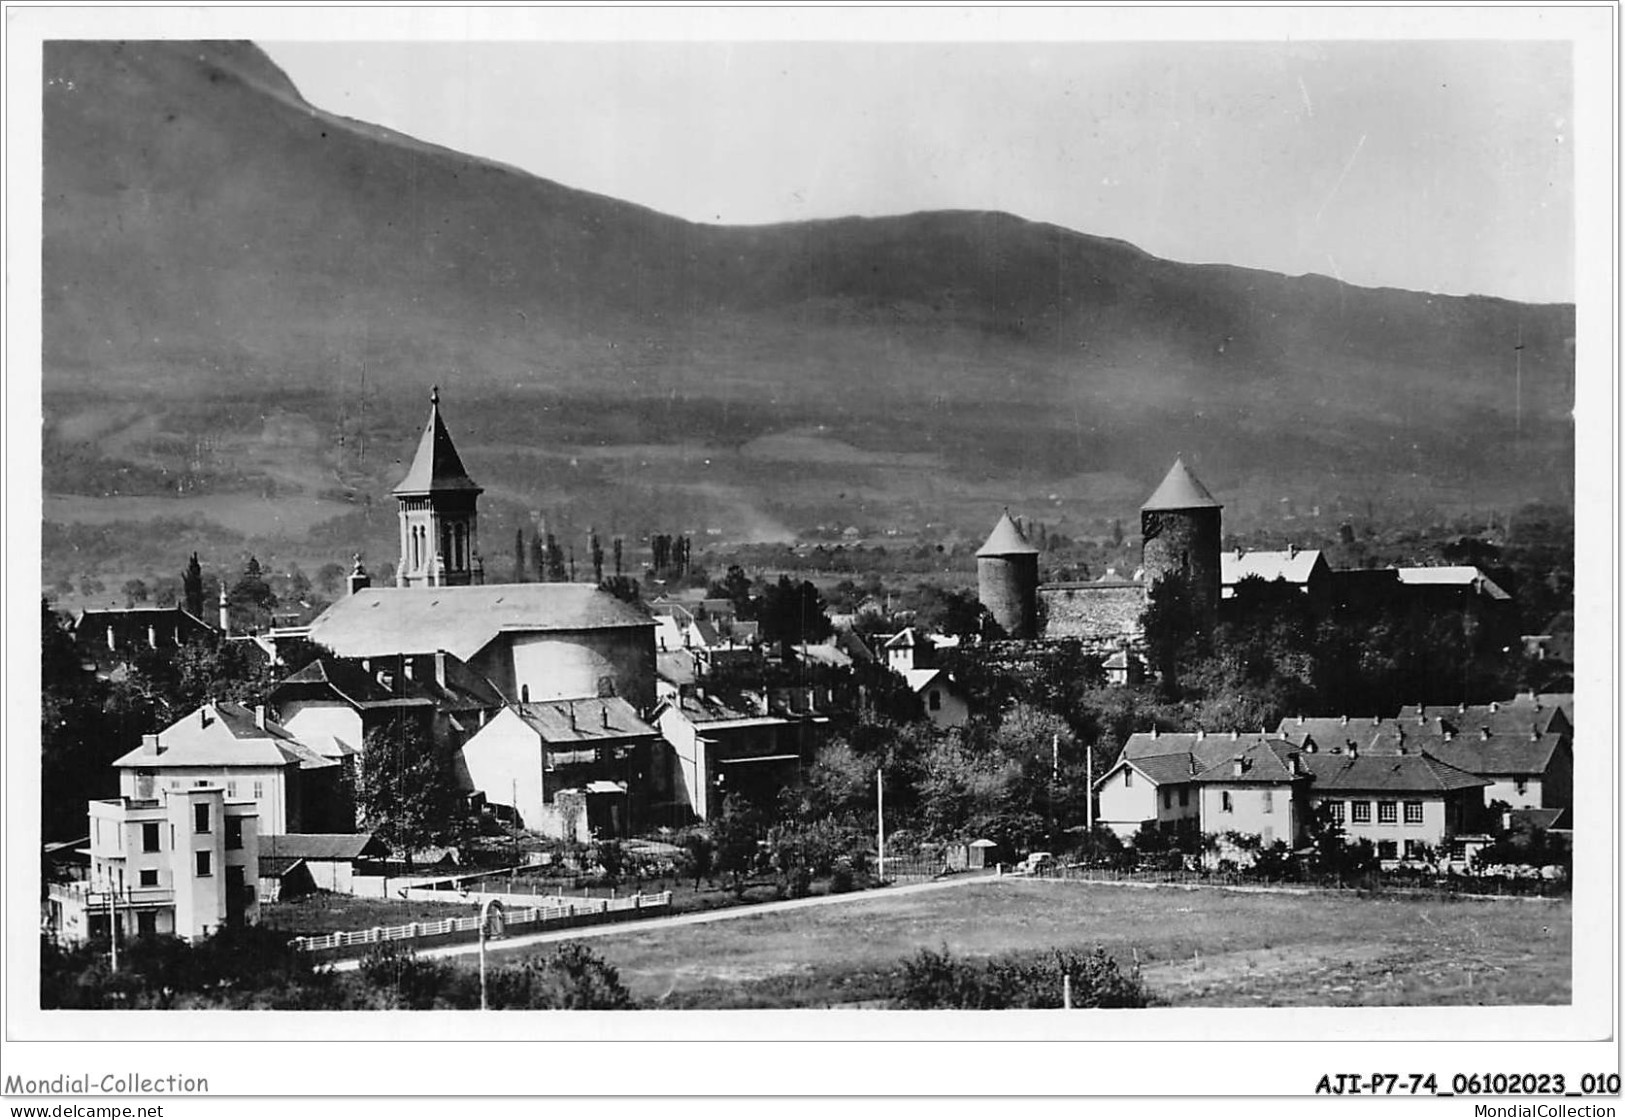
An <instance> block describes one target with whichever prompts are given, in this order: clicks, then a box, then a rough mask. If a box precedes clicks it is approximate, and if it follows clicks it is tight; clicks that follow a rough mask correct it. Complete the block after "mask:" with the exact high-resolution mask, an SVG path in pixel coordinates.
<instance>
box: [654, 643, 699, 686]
mask: <svg viewBox="0 0 1625 1120" xmlns="http://www.w3.org/2000/svg"><path fill="white" fill-rule="evenodd" d="M655 674H656V675H657V676H659V677H660V679H661V680H665V681H670V682H671V683H672V684H675V685H686V684H693V683H694V681H695V680H696V678H697V674H696V673H695V670H694V655H693V654H692V653H690V652H689V651H688V650H686V649H679V650H672V651H670V652H666V651H660V652H657V653H656V654H655Z"/></svg>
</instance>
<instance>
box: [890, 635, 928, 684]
mask: <svg viewBox="0 0 1625 1120" xmlns="http://www.w3.org/2000/svg"><path fill="white" fill-rule="evenodd" d="M881 650H882V652H883V653H884V654H885V655H886V668H888V669H890V670H891V671H892V672H894V673H896V674H898V675H899V676H901V675H903V674H905V673H907V672H908V671H909V670H911V669H928V668H930V667H931V665H932V660H931V658H932V653H933V652H934V651H933V647H932V645H931V639H930V638H928V637H927V636H926V635H924V634H923V633H921V632H920V631H919V630H918V629H916V628H915V627H913V626H907V627H904V628H903V629H902V630H899V631H898V632H897V633H896V634H893V635H892V636H891V637H890V638H889V639H887V641H886V643H885V645H883V646H882V647H881Z"/></svg>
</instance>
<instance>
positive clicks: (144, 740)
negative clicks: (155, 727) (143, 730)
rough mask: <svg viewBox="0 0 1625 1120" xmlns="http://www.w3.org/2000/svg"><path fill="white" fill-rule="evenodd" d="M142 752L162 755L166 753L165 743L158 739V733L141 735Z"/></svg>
mask: <svg viewBox="0 0 1625 1120" xmlns="http://www.w3.org/2000/svg"><path fill="white" fill-rule="evenodd" d="M141 753H142V754H147V755H160V754H163V753H164V745H163V744H162V743H160V742H159V741H158V736H156V735H143V736H141Z"/></svg>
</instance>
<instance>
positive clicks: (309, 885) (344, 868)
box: [258, 832, 390, 902]
mask: <svg viewBox="0 0 1625 1120" xmlns="http://www.w3.org/2000/svg"><path fill="white" fill-rule="evenodd" d="M389 854H390V853H389V845H387V844H385V843H384V842H383V841H382V840H380V839H379V838H378V837H376V836H374V835H373V834H372V833H370V832H305V833H297V832H295V833H288V834H287V835H283V836H267V837H264V838H263V839H261V841H260V857H259V864H258V869H259V877H260V884H261V886H260V897H261V898H262V899H263V900H264V901H266V902H274V901H276V900H277V899H278V898H280V897H289V898H291V897H293V896H294V895H295V894H297V893H304V892H308V891H311V890H322V891H332V892H334V893H335V894H354V893H356V890H355V878H356V876H357V875H368V874H375V873H377V872H378V870H379V866H380V865H381V864H382V863H383V862H384V861H385V860H387V859H389Z"/></svg>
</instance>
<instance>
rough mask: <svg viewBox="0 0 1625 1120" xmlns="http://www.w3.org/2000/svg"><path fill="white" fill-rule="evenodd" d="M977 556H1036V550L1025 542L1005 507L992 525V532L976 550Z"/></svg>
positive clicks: (1025, 539)
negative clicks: (995, 523) (997, 520)
mask: <svg viewBox="0 0 1625 1120" xmlns="http://www.w3.org/2000/svg"><path fill="white" fill-rule="evenodd" d="M976 555H978V556H1037V555H1038V550H1037V549H1036V548H1034V547H1033V546H1032V545H1030V544H1028V543H1027V538H1026V537H1025V536H1023V535H1022V532H1021V530H1020V529H1019V528H1017V527H1016V523H1015V521H1014V520H1013V519H1012V518H1011V517H1010V510H1009V509H1008V508H1006V509H1005V511H1004V514H1003V516H1001V517H1000V518H999V523H998V524H997V525H995V526H993V532H992V533H990V534H988V538H987V543H986V544H984V545H983V546H982V547H981V548H979V549H977V550H976Z"/></svg>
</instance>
